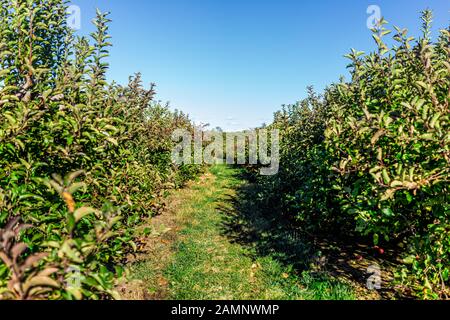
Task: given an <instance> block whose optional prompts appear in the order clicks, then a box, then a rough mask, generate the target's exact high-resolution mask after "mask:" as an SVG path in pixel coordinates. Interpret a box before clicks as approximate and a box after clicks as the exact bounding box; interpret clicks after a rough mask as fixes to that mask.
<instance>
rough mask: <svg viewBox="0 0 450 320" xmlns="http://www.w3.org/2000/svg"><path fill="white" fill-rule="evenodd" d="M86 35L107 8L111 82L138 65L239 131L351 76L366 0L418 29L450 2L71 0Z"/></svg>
mask: <svg viewBox="0 0 450 320" xmlns="http://www.w3.org/2000/svg"><path fill="white" fill-rule="evenodd" d="M72 3H73V4H76V5H78V6H80V8H81V15H82V24H81V26H82V29H81V30H80V32H81V33H88V32H90V31H92V26H91V25H90V22H89V21H90V20H91V19H92V18H93V16H94V15H95V8H96V7H98V8H100V9H101V10H103V11H111V13H112V14H111V18H112V20H113V23H112V25H111V35H112V37H113V40H112V42H113V44H114V47H113V48H112V49H111V57H110V59H109V62H110V64H111V67H110V71H109V74H108V77H109V80H115V81H116V82H119V83H122V84H125V83H126V82H127V79H128V76H129V75H131V74H133V73H134V72H138V71H139V72H142V74H143V79H144V81H145V82H146V83H150V82H155V83H156V85H157V92H158V95H157V99H159V100H162V101H170V103H171V105H172V107H173V108H178V109H181V110H183V111H185V112H187V113H189V114H190V116H191V118H192V119H194V120H195V121H196V122H202V123H210V124H211V126H212V127H215V126H220V127H222V128H223V129H226V130H241V129H246V128H250V127H256V126H259V125H260V124H261V123H263V122H270V121H271V119H272V115H273V113H274V112H275V111H276V110H278V109H279V108H280V106H281V105H282V104H289V103H294V102H295V101H297V100H300V99H301V98H303V97H304V96H305V91H306V90H305V88H306V86H308V85H313V86H314V87H315V88H316V89H318V90H321V89H323V88H324V87H325V86H326V85H328V84H330V83H332V82H335V81H337V80H338V79H339V76H341V75H346V74H347V73H346V65H347V60H346V59H345V58H343V55H344V54H346V53H348V52H349V50H350V48H356V49H358V50H362V51H366V52H368V51H371V50H373V49H374V43H373V40H372V38H371V33H370V30H368V28H367V26H366V24H367V23H366V22H367V19H368V18H369V16H370V14H367V8H368V6H369V5H377V6H379V7H380V9H381V13H382V15H383V16H384V17H385V18H386V19H387V20H388V21H389V22H391V23H393V24H395V25H398V26H401V27H405V28H408V29H409V30H410V33H411V34H412V35H416V36H417V35H418V34H419V27H420V20H419V11H421V10H423V9H424V8H427V7H429V8H431V9H433V10H434V12H435V29H436V30H437V29H438V28H443V27H446V26H448V24H449V18H450V14H449V10H450V1H449V0H427V1H426V0H395V1H394V0H372V1H366V0H339V1H338V0H334V1H333V0H314V1H306V0H128V1H125V0H109V1H105V0H74V1H73V2H72Z"/></svg>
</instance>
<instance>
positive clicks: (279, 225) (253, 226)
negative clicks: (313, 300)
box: [217, 171, 410, 299]
mask: <svg viewBox="0 0 450 320" xmlns="http://www.w3.org/2000/svg"><path fill="white" fill-rule="evenodd" d="M236 178H238V179H246V178H247V177H246V176H245V174H243V173H242V172H240V171H236ZM259 188H260V187H259V186H258V185H256V184H254V183H251V182H250V181H249V182H247V183H245V184H243V185H241V186H239V187H238V188H237V190H236V194H235V195H226V196H225V197H224V198H223V199H222V202H221V203H220V204H219V205H218V208H217V209H218V210H219V211H220V212H222V213H223V215H224V218H223V224H222V232H223V234H224V235H225V236H227V237H228V239H229V240H230V241H231V242H233V243H238V244H240V245H242V246H244V247H247V248H249V249H250V250H249V252H250V254H251V255H254V256H260V257H267V256H270V257H271V258H273V259H276V260H277V261H279V262H280V263H282V264H284V265H286V266H290V267H292V268H293V270H294V271H295V272H296V273H297V274H299V275H300V274H301V273H302V272H303V271H307V272H309V273H310V274H312V275H315V276H318V277H323V276H325V277H332V278H335V279H338V280H344V281H345V282H347V283H350V284H351V285H352V287H354V289H355V294H356V295H357V296H358V298H362V299H365V298H371V299H392V298H403V299H405V298H410V295H409V293H408V292H406V293H402V294H400V293H399V291H398V290H396V289H395V288H394V287H393V285H392V278H393V270H394V269H395V266H396V265H398V262H396V254H395V250H386V252H385V253H384V254H383V255H380V254H378V253H376V252H375V250H374V249H373V248H372V246H370V245H369V244H368V243H364V240H363V239H354V238H348V239H336V238H333V237H331V236H326V237H325V236H313V235H308V234H306V233H304V232H302V231H301V230H300V229H295V228H294V227H293V226H292V224H290V223H288V221H286V219H282V218H280V217H281V216H282V215H281V214H280V212H279V210H277V209H276V208H275V207H270V205H269V206H267V205H262V204H261V202H260V201H258V200H257V199H258V193H259V192H260V191H261V190H260V189H259ZM374 266H375V267H376V266H378V267H379V268H380V270H381V278H382V288H381V290H378V291H373V290H368V289H367V281H368V279H369V278H370V277H371V275H372V274H371V273H369V272H368V269H369V267H372V268H373V267H374Z"/></svg>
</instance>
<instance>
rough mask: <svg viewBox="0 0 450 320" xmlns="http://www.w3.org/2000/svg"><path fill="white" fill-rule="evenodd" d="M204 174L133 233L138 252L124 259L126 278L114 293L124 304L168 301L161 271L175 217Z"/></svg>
mask: <svg viewBox="0 0 450 320" xmlns="http://www.w3.org/2000/svg"><path fill="white" fill-rule="evenodd" d="M207 176H208V174H206V175H204V176H202V177H200V178H199V179H198V181H193V182H190V183H188V184H187V185H186V187H185V188H184V189H182V190H175V191H173V192H172V193H171V194H170V195H169V196H168V198H167V199H166V201H165V202H166V207H165V210H164V211H163V213H162V214H160V215H158V216H155V217H152V218H149V219H148V221H147V222H146V223H145V224H144V225H143V226H141V227H140V228H139V229H138V230H137V234H138V235H139V236H138V239H137V241H136V243H137V244H138V250H137V252H136V253H135V254H133V255H129V256H128V257H127V262H126V267H127V268H128V269H127V273H128V277H127V280H126V281H124V282H123V283H121V284H120V285H119V286H118V288H117V290H118V292H119V293H120V295H121V297H122V299H124V300H164V299H167V298H168V290H169V289H168V288H169V283H168V281H167V279H166V278H165V276H164V270H165V268H166V267H167V265H168V264H170V262H171V259H172V256H173V253H174V252H173V251H174V248H173V247H174V244H175V243H176V241H177V240H178V237H179V234H180V231H181V229H182V228H181V226H180V224H179V222H178V219H177V213H178V212H179V211H180V206H181V205H182V204H183V202H184V201H187V200H188V199H189V198H190V197H191V196H192V187H194V186H195V185H197V184H199V183H204V181H205V179H207Z"/></svg>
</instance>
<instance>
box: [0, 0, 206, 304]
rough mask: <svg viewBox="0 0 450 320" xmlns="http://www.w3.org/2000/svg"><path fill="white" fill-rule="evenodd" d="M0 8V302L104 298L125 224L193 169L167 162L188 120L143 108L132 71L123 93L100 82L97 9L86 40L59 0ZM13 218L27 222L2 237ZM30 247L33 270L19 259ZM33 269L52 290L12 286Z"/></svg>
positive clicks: (164, 109) (122, 249) (102, 53)
mask: <svg viewBox="0 0 450 320" xmlns="http://www.w3.org/2000/svg"><path fill="white" fill-rule="evenodd" d="M0 4H1V6H0V8H1V9H0V227H2V226H5V224H6V223H7V222H8V221H10V223H9V224H8V225H7V226H6V227H5V228H4V229H3V231H2V232H3V233H2V234H3V237H4V235H5V234H9V235H8V237H7V239H6V240H5V241H6V242H5V243H3V244H1V245H0V253H1V254H2V260H3V262H4V264H0V288H2V289H0V290H1V291H0V295H2V296H3V297H5V298H35V297H37V298H39V297H41V298H43V297H46V298H53V299H59V298H65V299H81V298H91V299H99V298H109V297H116V294H115V293H114V291H113V287H114V280H115V278H117V276H120V274H121V268H120V267H117V265H118V264H119V263H120V262H121V260H122V259H123V257H124V256H125V254H126V253H127V252H128V251H130V250H132V249H133V247H134V244H133V241H132V236H133V227H134V226H135V225H136V224H137V223H139V221H140V220H141V219H142V218H145V217H148V216H151V215H152V214H156V213H157V212H158V211H159V210H160V209H161V204H160V201H159V199H160V198H161V197H162V196H163V195H164V193H165V191H166V190H168V189H170V188H173V187H175V184H176V185H177V186H180V185H182V184H183V183H184V182H185V181H186V178H190V177H192V176H193V175H195V174H196V173H197V172H198V170H199V169H198V168H197V167H195V168H184V167H182V168H177V167H175V166H173V165H172V162H171V157H170V155H171V149H172V141H171V133H172V131H173V130H174V129H175V128H186V129H188V130H191V131H192V130H193V127H192V124H191V122H190V120H189V119H188V117H187V116H186V115H184V114H183V113H181V112H178V111H175V112H172V111H170V110H169V107H168V106H167V105H166V106H163V105H160V104H159V103H157V102H155V101H153V97H154V94H155V91H154V86H153V85H152V86H151V87H150V88H149V89H145V88H144V87H143V85H142V81H141V76H140V74H137V75H135V76H134V77H131V78H130V81H129V84H128V85H127V86H120V85H117V84H115V83H112V84H108V83H107V82H106V72H107V70H108V63H107V62H106V59H107V57H108V47H109V46H110V45H111V44H110V42H109V39H110V36H109V34H108V24H109V22H110V20H109V19H108V14H107V13H101V12H97V16H96V18H95V19H94V21H93V23H94V25H95V26H96V28H97V31H96V32H94V33H92V34H91V41H90V40H89V39H88V38H87V37H79V36H75V34H74V33H73V32H72V31H71V30H70V29H69V28H68V26H67V24H66V1H64V0H38V1H36V0H0ZM180 169H182V170H180ZM62 176H63V177H64V178H62ZM98 208H100V209H98ZM16 217H21V219H22V220H23V222H24V223H26V224H30V225H32V226H33V227H32V228H31V229H28V230H25V231H23V232H20V233H14V236H13V237H12V236H11V233H10V231H11V230H10V228H11V225H14V224H15V222H16V220H15V219H16ZM16 242H18V244H15V245H14V243H16ZM25 244H26V246H27V247H28V249H26V248H25ZM14 248H17V249H16V250H15V249H14ZM19 249H20V250H19ZM11 250H12V251H11ZM40 252H42V253H43V254H44V253H45V258H43V259H42V260H40V263H38V264H37V265H33V266H31V265H29V264H27V261H28V260H27V259H29V257H33V256H34V255H35V254H39V253H40ZM19 256H23V259H25V260H24V261H25V262H24V263H25V264H23V265H20V262H17V261H16V260H15V259H16V258H17V259H18V258H19ZM11 259H12V260H13V261H12V262H11ZM17 263H19V264H17ZM22 266H23V268H22ZM17 268H19V269H20V272H18V271H17V270H19V269H17ZM49 268H51V269H49ZM54 268H56V269H54ZM46 270H47V271H46ZM48 270H51V271H52V272H50V271H48ZM68 270H77V273H79V275H78V278H79V279H78V280H79V281H80V283H79V285H78V286H75V287H74V286H69V285H68V284H67V283H68V279H66V278H67V277H68V276H69V275H70V274H71V273H70V272H68ZM42 273H43V274H44V277H46V281H47V282H48V283H50V284H52V285H51V286H50V287H51V288H52V290H47V289H48V287H47V286H43V287H39V290H37V291H36V290H34V291H33V292H31V291H30V290H26V289H23V286H25V285H26V284H25V283H26V282H24V281H26V280H25V279H29V277H34V276H36V275H38V276H42ZM54 281H56V283H58V286H56V285H54V284H55V283H54ZM69 282H70V281H69ZM7 283H12V285H10V286H8V290H6V291H5V290H4V289H3V288H5V287H6V284H7ZM41 289H42V290H41Z"/></svg>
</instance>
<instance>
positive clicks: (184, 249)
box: [130, 166, 354, 300]
mask: <svg viewBox="0 0 450 320" xmlns="http://www.w3.org/2000/svg"><path fill="white" fill-rule="evenodd" d="M237 173H238V172H237V170H235V169H233V168H230V167H226V166H215V167H213V168H211V169H210V171H209V173H207V174H205V175H204V176H202V177H201V178H200V179H199V180H198V181H196V182H193V183H191V184H190V185H189V186H188V187H187V188H185V189H183V190H178V191H176V192H175V193H174V194H173V195H172V196H171V197H170V199H169V210H168V212H167V213H166V214H163V215H162V216H160V217H157V218H155V219H153V220H154V221H152V227H151V229H152V230H151V234H150V236H149V239H150V241H149V243H147V249H148V250H147V253H146V254H145V255H144V256H143V257H141V259H139V260H140V262H138V263H136V264H135V266H134V267H133V268H132V277H133V278H135V279H139V280H140V283H141V286H142V287H143V288H144V291H145V294H144V296H143V297H141V298H147V299H181V300H183V299H192V300H196V299H208V300H211V299H218V300H220V299H232V300H236V299H237V300H242V299H256V300H258V299H271V300H272V299H273V300H276V299H284V300H288V299H353V298H354V295H353V293H352V291H351V290H350V289H349V287H348V286H346V285H344V284H341V283H338V282H336V281H331V280H329V279H324V278H322V279H317V278H316V277H312V276H311V275H310V274H308V273H306V272H304V273H302V274H296V272H294V271H293V270H294V269H293V267H292V266H290V265H289V264H286V263H283V262H281V261H279V259H277V258H276V256H271V255H258V254H257V252H256V251H255V249H254V248H253V247H252V246H245V245H242V244H238V243H236V242H234V241H232V240H231V239H230V237H228V236H227V232H226V223H225V222H226V221H227V219H226V218H227V215H228V214H230V212H231V213H233V211H234V210H236V209H235V206H234V205H233V202H232V201H229V199H233V198H234V197H235V195H236V192H237V190H238V188H240V187H242V186H243V185H244V184H245V183H246V182H245V181H244V180H243V179H241V178H239V175H238V174H237ZM147 233H148V230H147ZM152 234H153V235H154V236H151V235H152ZM132 291H133V289H131V290H130V292H132ZM131 298H137V297H136V296H134V297H131Z"/></svg>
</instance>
